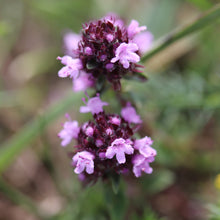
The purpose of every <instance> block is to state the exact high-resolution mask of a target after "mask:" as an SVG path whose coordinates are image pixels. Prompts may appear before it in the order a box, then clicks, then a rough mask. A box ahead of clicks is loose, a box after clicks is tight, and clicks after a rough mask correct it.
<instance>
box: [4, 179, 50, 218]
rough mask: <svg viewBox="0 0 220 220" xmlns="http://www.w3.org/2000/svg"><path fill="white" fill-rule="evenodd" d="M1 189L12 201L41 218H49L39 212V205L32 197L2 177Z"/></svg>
mask: <svg viewBox="0 0 220 220" xmlns="http://www.w3.org/2000/svg"><path fill="white" fill-rule="evenodd" d="M0 191H2V192H3V193H4V194H5V195H6V196H7V197H8V198H9V199H10V200H11V201H12V202H14V203H15V204H17V205H19V206H22V207H24V208H25V209H26V210H28V211H29V212H30V213H32V214H34V215H35V216H36V217H38V218H39V219H42V220H46V219H48V218H46V217H45V216H43V215H42V214H41V213H40V212H39V210H38V208H37V206H36V205H35V203H34V202H33V201H32V200H31V199H30V198H28V197H27V196H25V195H24V194H22V193H21V192H19V191H17V190H16V189H14V188H12V187H11V186H9V185H8V184H7V183H6V182H5V181H4V180H3V179H2V178H0Z"/></svg>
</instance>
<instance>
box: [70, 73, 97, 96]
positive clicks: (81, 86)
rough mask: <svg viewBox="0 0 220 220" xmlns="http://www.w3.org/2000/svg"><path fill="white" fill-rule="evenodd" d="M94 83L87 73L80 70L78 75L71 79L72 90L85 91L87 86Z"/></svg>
mask: <svg viewBox="0 0 220 220" xmlns="http://www.w3.org/2000/svg"><path fill="white" fill-rule="evenodd" d="M93 85H94V80H93V77H92V76H91V75H90V74H89V73H85V72H83V71H81V72H80V75H79V76H78V77H77V78H76V79H73V91H74V92H79V91H86V90H87V89H88V88H89V87H92V86H93Z"/></svg>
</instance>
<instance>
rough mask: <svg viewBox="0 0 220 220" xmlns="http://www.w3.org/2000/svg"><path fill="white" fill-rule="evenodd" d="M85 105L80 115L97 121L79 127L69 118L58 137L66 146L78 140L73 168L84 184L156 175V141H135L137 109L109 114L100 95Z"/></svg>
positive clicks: (139, 121)
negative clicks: (112, 176) (123, 176)
mask: <svg viewBox="0 0 220 220" xmlns="http://www.w3.org/2000/svg"><path fill="white" fill-rule="evenodd" d="M131 34H132V32H131ZM83 101H84V103H85V106H82V107H81V108H80V112H81V113H87V112H91V113H92V115H93V118H94V120H93V121H88V122H85V123H84V124H83V125H81V126H79V125H78V122H77V121H71V119H70V118H69V116H68V119H69V120H68V121H67V122H65V123H64V126H63V129H62V130H61V131H60V133H59V135H58V136H59V137H60V138H61V139H62V142H61V145H62V146H66V145H68V144H69V143H70V142H71V141H72V139H75V140H76V142H77V144H76V146H75V147H74V153H75V155H74V156H73V158H72V165H73V166H74V168H75V169H74V172H75V173H76V174H80V178H81V180H83V181H85V182H87V183H88V182H92V181H97V179H98V178H103V179H104V178H107V176H108V175H109V174H111V173H112V172H116V173H118V174H123V173H125V171H132V172H133V173H134V175H135V176H136V177H140V176H141V174H142V172H145V173H148V174H150V173H152V171H153V170H152V168H151V167H150V165H149V164H150V163H151V162H153V161H154V158H155V156H156V154H157V152H156V150H155V149H154V148H152V147H151V145H152V144H153V141H152V140H151V138H150V137H147V136H146V137H144V138H142V139H136V138H134V137H133V135H134V134H135V132H136V128H137V125H140V124H141V123H142V121H141V119H140V116H139V115H138V114H137V113H136V111H135V109H134V107H132V106H131V104H130V103H128V104H127V106H125V107H124V108H123V109H122V110H121V116H120V115H117V114H107V113H105V111H104V110H103V106H106V105H108V103H106V102H103V101H102V100H101V99H100V97H99V95H97V96H96V97H93V98H88V102H86V101H85V99H83Z"/></svg>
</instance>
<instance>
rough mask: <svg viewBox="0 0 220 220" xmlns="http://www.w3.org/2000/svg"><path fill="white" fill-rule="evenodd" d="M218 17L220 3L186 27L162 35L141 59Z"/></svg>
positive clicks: (152, 54) (143, 60)
mask: <svg viewBox="0 0 220 220" xmlns="http://www.w3.org/2000/svg"><path fill="white" fill-rule="evenodd" d="M218 18H220V4H217V5H216V6H215V7H214V8H212V9H211V10H209V11H207V12H206V13H204V14H203V15H202V16H200V18H199V19H197V20H196V21H194V22H192V23H191V24H190V25H188V26H187V27H183V28H181V29H177V30H174V31H173V32H171V33H169V34H168V35H167V36H165V37H163V38H162V39H161V40H159V42H158V43H157V44H156V45H155V46H154V47H153V48H152V49H151V50H150V51H148V53H146V54H145V55H144V56H143V57H142V59H141V61H142V62H145V61H146V60H148V59H150V58H151V57H153V56H154V55H155V54H157V53H158V52H160V51H162V50H163V49H165V48H166V47H168V46H169V45H171V44H172V43H174V42H176V41H178V40H179V39H181V38H183V37H185V36H187V35H189V34H192V33H193V32H195V31H197V30H199V29H201V28H203V27H205V26H207V25H209V24H211V23H212V22H213V21H215V20H217V19H218Z"/></svg>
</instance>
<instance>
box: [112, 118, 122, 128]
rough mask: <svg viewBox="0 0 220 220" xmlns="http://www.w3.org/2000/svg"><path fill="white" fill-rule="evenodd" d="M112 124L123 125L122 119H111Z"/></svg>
mask: <svg viewBox="0 0 220 220" xmlns="http://www.w3.org/2000/svg"><path fill="white" fill-rule="evenodd" d="M110 122H111V123H112V124H114V125H118V126H119V125H120V124H121V118H119V117H111V118H110Z"/></svg>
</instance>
